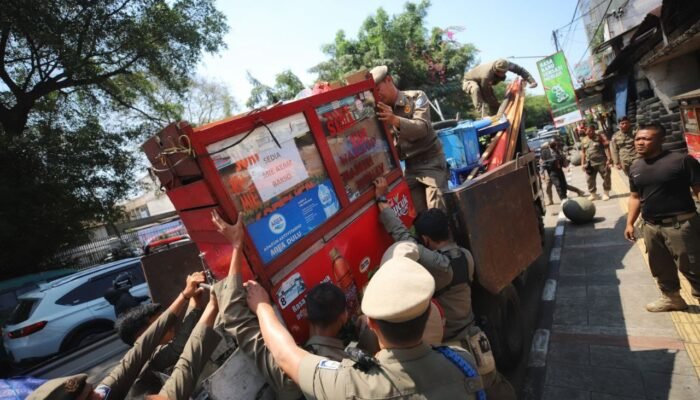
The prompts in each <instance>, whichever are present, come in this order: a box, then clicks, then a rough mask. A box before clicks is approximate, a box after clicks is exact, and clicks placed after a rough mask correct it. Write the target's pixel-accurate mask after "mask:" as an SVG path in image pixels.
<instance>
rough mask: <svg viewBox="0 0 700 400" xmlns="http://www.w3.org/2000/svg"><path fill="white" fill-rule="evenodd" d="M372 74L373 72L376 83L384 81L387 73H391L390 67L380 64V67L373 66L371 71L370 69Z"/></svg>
mask: <svg viewBox="0 0 700 400" xmlns="http://www.w3.org/2000/svg"><path fill="white" fill-rule="evenodd" d="M369 73H370V74H372V78H374V84H375V85H378V84H379V82H381V81H383V80H384V78H386V75H387V74H388V73H389V68H387V67H386V65H380V66H378V67H374V68H372V70H371V71H369Z"/></svg>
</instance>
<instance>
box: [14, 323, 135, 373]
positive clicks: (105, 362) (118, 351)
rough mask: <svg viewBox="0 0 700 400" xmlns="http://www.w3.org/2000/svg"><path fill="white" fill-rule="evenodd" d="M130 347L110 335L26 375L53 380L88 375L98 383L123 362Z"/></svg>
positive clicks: (48, 361) (35, 368)
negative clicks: (122, 359)
mask: <svg viewBox="0 0 700 400" xmlns="http://www.w3.org/2000/svg"><path fill="white" fill-rule="evenodd" d="M127 350H129V347H128V346H127V345H126V344H124V342H122V341H121V339H119V337H118V336H117V335H116V334H112V335H109V336H107V337H105V338H103V339H101V340H98V341H97V342H95V343H92V344H89V345H87V346H85V347H83V348H81V349H78V350H76V351H74V352H72V353H70V354H66V355H63V356H58V357H55V358H53V359H51V360H47V361H45V362H43V363H42V364H40V365H38V366H36V367H34V368H33V369H31V370H29V371H27V373H25V375H30V376H34V377H37V378H44V379H52V378H57V377H60V376H68V375H74V374H79V373H86V374H88V376H89V379H88V381H89V382H91V383H98V382H100V381H101V380H102V378H104V377H105V376H107V374H108V373H109V371H110V370H112V368H114V366H115V365H116V364H117V363H118V362H119V360H121V358H122V356H124V354H125V353H126V352H127Z"/></svg>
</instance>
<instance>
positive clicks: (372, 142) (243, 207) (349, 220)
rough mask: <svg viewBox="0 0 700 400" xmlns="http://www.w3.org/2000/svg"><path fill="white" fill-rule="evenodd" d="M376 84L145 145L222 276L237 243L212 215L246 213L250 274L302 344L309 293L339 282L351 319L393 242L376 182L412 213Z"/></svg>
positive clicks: (167, 134) (407, 219)
mask: <svg viewBox="0 0 700 400" xmlns="http://www.w3.org/2000/svg"><path fill="white" fill-rule="evenodd" d="M373 90H374V84H373V81H372V80H371V79H369V80H366V81H362V82H359V83H356V84H352V85H349V86H345V87H341V88H339V89H335V90H332V91H329V92H326V93H322V94H318V95H314V96H311V97H307V98H303V99H299V100H295V101H292V102H289V103H286V104H279V105H275V106H271V107H269V108H267V109H264V110H254V111H251V112H248V113H246V114H244V115H239V116H236V117H233V118H231V119H227V120H224V121H220V122H216V123H213V124H209V125H206V126H202V127H198V128H192V127H190V126H189V125H187V124H186V123H179V124H173V125H171V126H169V127H168V128H166V129H164V130H163V131H162V132H161V133H160V134H159V135H158V136H156V137H154V138H152V139H151V140H149V141H148V142H146V143H145V144H144V150H145V151H146V153H147V155H148V156H149V159H150V161H151V163H152V164H153V167H154V170H155V171H156V173H157V174H158V176H159V178H160V181H161V184H162V185H163V186H164V187H165V189H166V193H167V194H168V196H169V197H170V199H171V201H172V202H173V204H174V205H175V207H176V209H177V211H178V213H179V215H180V217H181V218H182V221H183V223H184V225H185V226H186V228H187V231H188V232H189V234H190V236H191V238H192V240H193V241H194V242H195V243H196V244H197V246H198V247H199V249H200V251H201V252H203V253H204V254H205V259H206V261H207V264H208V266H209V267H210V269H211V271H212V272H213V274H214V275H215V277H216V278H222V277H224V276H225V274H226V273H227V271H228V264H229V259H230V252H231V249H230V246H228V245H227V243H226V241H225V239H224V238H223V237H222V236H221V235H219V233H217V232H216V229H215V227H214V225H213V224H212V222H211V216H210V215H211V211H212V210H214V209H216V210H218V211H219V212H220V213H221V214H222V215H223V216H224V218H226V219H227V220H229V221H230V222H234V221H235V219H236V216H237V215H238V213H239V212H242V215H243V218H244V223H245V226H246V238H245V243H244V254H245V263H246V269H247V273H248V275H249V277H251V278H252V277H254V278H255V279H257V280H258V281H260V282H261V283H262V284H263V285H264V286H265V287H266V288H267V289H268V290H269V292H270V294H271V295H272V298H273V299H274V301H275V302H276V304H277V306H278V307H279V310H280V312H281V314H282V317H283V318H284V320H285V322H286V324H287V326H288V328H289V329H290V331H291V332H292V334H293V335H294V337H295V339H296V340H297V341H300V342H301V341H303V340H305V339H306V336H307V330H308V328H307V325H306V323H305V319H304V318H303V317H304V312H305V307H304V298H305V293H306V291H307V290H309V289H310V288H312V287H313V286H314V285H316V284H318V283H320V282H323V281H332V282H334V283H335V284H336V285H338V286H340V287H341V288H342V289H343V290H344V291H345V293H346V295H347V298H348V305H349V306H350V307H351V309H352V311H353V312H357V311H358V308H359V298H360V296H361V292H362V289H363V288H364V287H365V285H366V284H367V282H368V280H369V276H370V274H371V272H372V271H373V270H374V269H375V268H377V267H378V265H379V261H380V259H381V256H382V254H383V252H384V250H385V249H386V248H387V247H388V246H389V245H390V244H391V243H392V239H391V237H390V236H389V235H388V234H387V233H386V232H385V231H384V229H383V227H382V226H381V222H380V221H379V212H378V208H377V207H376V205H375V201H374V186H373V184H372V181H373V180H374V179H375V178H377V177H379V176H382V175H384V176H386V178H387V180H388V181H389V183H390V188H391V191H390V195H389V196H388V198H389V200H390V205H391V206H392V207H393V208H394V210H395V211H396V213H397V214H398V215H399V216H400V217H401V218H402V219H403V221H404V223H406V224H407V225H410V224H411V223H412V220H413V218H414V217H415V211H414V208H413V205H412V202H411V199H410V192H409V190H408V186H407V184H406V182H405V181H404V180H403V178H402V172H401V168H400V165H399V160H398V155H397V152H396V150H395V148H394V146H393V140H391V138H390V136H389V135H388V134H387V130H386V129H385V127H384V125H383V124H382V123H380V121H379V120H378V119H377V117H376V115H375V94H374V92H373Z"/></svg>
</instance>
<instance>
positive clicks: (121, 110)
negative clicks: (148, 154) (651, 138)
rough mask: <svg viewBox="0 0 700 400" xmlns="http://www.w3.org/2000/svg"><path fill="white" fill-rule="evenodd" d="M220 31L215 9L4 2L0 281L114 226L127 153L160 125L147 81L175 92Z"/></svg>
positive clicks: (217, 44) (66, 0) (113, 2)
mask: <svg viewBox="0 0 700 400" xmlns="http://www.w3.org/2000/svg"><path fill="white" fill-rule="evenodd" d="M227 29H228V26H227V25H226V21H225V17H224V16H223V14H222V13H221V12H219V11H218V10H217V9H216V8H215V7H214V0H174V1H165V0H102V1H99V2H87V1H82V0H59V1H41V0H5V1H3V6H2V12H1V13H0V193H2V196H0V240H1V241H2V243H3V246H2V248H3V251H2V253H1V254H0V259H2V265H5V266H8V267H9V268H14V269H15V270H14V271H7V270H3V271H0V278H1V277H3V276H8V275H11V274H13V273H14V274H17V273H22V272H24V273H26V272H31V270H32V269H33V268H35V267H36V266H38V265H40V264H42V263H45V262H46V261H47V259H49V258H50V256H51V255H52V254H54V253H55V252H56V250H58V249H60V248H61V247H64V246H66V245H69V244H74V243H76V241H79V240H80V239H81V238H82V237H84V235H85V224H86V223H96V222H99V221H105V220H110V219H113V218H114V217H115V207H114V205H115V204H116V203H117V202H118V201H119V200H120V199H122V198H124V197H125V195H126V194H127V193H128V192H129V190H130V189H131V187H132V173H131V172H132V169H133V167H134V165H135V162H136V159H135V152H134V147H135V146H134V145H135V144H137V143H139V142H140V141H141V140H143V139H144V138H145V137H147V136H149V135H152V134H153V133H154V132H155V130H156V129H158V128H160V127H162V123H163V122H164V121H166V120H167V118H164V117H163V113H161V111H162V107H160V105H159V104H158V102H157V101H155V99H156V97H154V96H153V92H154V90H155V87H156V86H155V85H154V83H153V82H158V84H161V85H163V86H164V87H165V88H167V89H168V90H171V91H173V92H174V93H178V94H181V93H183V92H184V91H185V90H186V89H187V87H188V84H189V81H190V78H191V77H190V73H191V71H192V70H193V69H194V67H195V66H196V64H197V62H198V61H199V59H200V58H201V56H202V54H203V53H204V52H216V51H218V50H219V49H221V48H222V47H223V46H224V44H223V35H224V34H225V33H226V32H227ZM20 266H21V267H22V268H25V269H24V270H17V267H20Z"/></svg>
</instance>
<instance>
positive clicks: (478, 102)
mask: <svg viewBox="0 0 700 400" xmlns="http://www.w3.org/2000/svg"><path fill="white" fill-rule="evenodd" d="M462 89H463V90H464V91H465V92H466V93H468V94H469V96H470V97H471V98H472V104H473V105H474V108H475V109H476V113H477V114H478V115H479V116H481V117H488V116H490V115H496V113H497V112H498V107H496V108H495V109H494V108H493V107H491V106H489V104H488V103H486V102H485V101H484V97H483V96H482V95H481V87H479V84H478V83H476V82H474V81H466V82H464V83H463V85H462Z"/></svg>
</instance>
